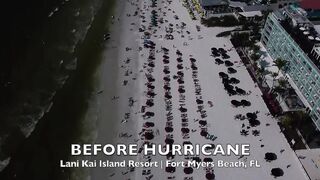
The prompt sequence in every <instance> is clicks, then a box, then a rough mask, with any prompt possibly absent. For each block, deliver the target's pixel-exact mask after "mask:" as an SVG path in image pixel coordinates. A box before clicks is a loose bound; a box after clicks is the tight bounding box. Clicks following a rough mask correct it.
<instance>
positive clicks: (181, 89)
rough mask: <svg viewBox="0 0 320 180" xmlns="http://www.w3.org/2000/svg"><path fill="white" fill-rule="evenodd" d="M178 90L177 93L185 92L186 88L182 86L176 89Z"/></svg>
mask: <svg viewBox="0 0 320 180" xmlns="http://www.w3.org/2000/svg"><path fill="white" fill-rule="evenodd" d="M178 92H179V93H185V92H186V90H185V89H183V88H179V89H178Z"/></svg>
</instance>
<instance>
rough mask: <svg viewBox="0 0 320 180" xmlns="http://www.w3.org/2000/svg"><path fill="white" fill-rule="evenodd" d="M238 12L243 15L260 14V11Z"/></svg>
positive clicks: (252, 15)
mask: <svg viewBox="0 0 320 180" xmlns="http://www.w3.org/2000/svg"><path fill="white" fill-rule="evenodd" d="M239 14H240V15H242V16H244V17H254V16H262V13H261V11H249V12H239Z"/></svg>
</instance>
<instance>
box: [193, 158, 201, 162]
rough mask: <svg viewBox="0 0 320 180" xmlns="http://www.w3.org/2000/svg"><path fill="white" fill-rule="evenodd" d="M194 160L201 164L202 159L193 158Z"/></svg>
mask: <svg viewBox="0 0 320 180" xmlns="http://www.w3.org/2000/svg"><path fill="white" fill-rule="evenodd" d="M192 159H193V160H194V161H196V162H201V159H200V158H199V157H193V158H192Z"/></svg>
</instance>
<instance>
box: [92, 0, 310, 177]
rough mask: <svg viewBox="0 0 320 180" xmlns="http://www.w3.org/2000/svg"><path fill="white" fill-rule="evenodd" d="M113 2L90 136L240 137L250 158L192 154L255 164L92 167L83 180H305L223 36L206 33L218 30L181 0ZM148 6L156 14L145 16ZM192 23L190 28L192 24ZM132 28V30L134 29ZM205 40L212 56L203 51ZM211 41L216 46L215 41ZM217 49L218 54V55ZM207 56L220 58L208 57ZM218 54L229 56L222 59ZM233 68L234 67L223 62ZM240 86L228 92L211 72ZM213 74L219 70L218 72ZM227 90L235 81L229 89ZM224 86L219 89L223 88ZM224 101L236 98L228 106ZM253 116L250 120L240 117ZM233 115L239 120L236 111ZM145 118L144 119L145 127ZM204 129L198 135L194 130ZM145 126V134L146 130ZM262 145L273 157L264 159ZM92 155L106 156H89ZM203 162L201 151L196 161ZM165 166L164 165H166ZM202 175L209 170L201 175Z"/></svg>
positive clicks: (119, 139)
mask: <svg viewBox="0 0 320 180" xmlns="http://www.w3.org/2000/svg"><path fill="white" fill-rule="evenodd" d="M155 2H157V4H155V6H154V7H152V1H149V0H126V1H124V0H121V1H118V2H117V3H118V4H117V7H116V9H115V13H114V18H113V20H112V23H113V26H112V29H111V30H110V35H111V38H110V39H109V40H108V41H107V42H106V46H107V48H106V49H107V50H106V52H105V55H104V57H105V60H104V61H103V65H102V66H101V69H100V76H101V78H100V84H101V89H102V90H103V93H102V94H101V97H100V98H99V106H100V110H99V115H98V124H97V127H98V132H97V140H96V143H101V144H106V143H112V144H116V143H122V144H129V143H138V144H139V145H143V144H144V143H155V144H163V145H164V144H171V143H175V144H184V143H192V144H200V145H201V144H208V143H213V144H246V143H248V144H250V153H251V154H250V156H246V157H238V156H216V157H212V156H211V157H205V156H200V157H198V158H200V159H201V160H202V161H204V160H205V158H211V160H213V161H215V160H223V161H238V160H240V161H244V162H247V161H250V160H257V161H258V162H259V164H260V165H261V167H260V168H218V167H213V168H199V169H193V170H192V172H191V173H190V172H188V173H186V170H185V169H184V168H182V167H181V168H176V169H175V170H167V169H166V168H163V169H161V168H136V169H128V168H93V169H92V171H91V179H117V180H118V179H209V178H208V176H207V174H214V176H215V179H225V180H233V179H250V180H251V179H252V180H255V179H265V180H269V179H274V177H273V176H272V175H271V170H272V169H273V168H281V169H282V170H283V172H284V174H283V176H280V177H277V179H283V180H289V179H290V180H303V179H307V176H306V175H305V172H304V170H303V168H302V166H301V164H300V162H299V160H298V158H297V157H296V155H295V153H294V151H293V150H292V149H291V148H290V146H289V144H288V142H287V141H286V139H285V137H284V136H283V134H282V133H281V130H280V128H279V126H278V125H277V119H275V118H273V117H272V116H271V115H269V114H270V113H269V111H268V109H267V107H266V105H265V104H264V101H263V99H262V97H261V95H262V93H261V91H260V90H259V88H258V87H257V85H256V84H255V83H254V81H253V80H252V79H251V77H250V75H249V74H248V72H247V70H246V68H245V66H244V65H243V64H242V62H241V60H240V57H239V56H238V54H237V52H236V51H235V49H234V48H233V46H232V44H231V42H230V38H229V37H228V38H217V37H216V35H217V34H218V33H220V32H222V31H226V30H228V29H227V28H218V27H214V28H206V27H204V26H203V25H201V24H200V22H199V20H191V18H190V16H189V14H188V12H187V9H186V8H185V7H183V2H182V1H180V0H176V1H168V0H163V1H155ZM154 13H156V14H157V20H158V21H160V19H162V20H163V23H161V22H157V24H156V23H154V22H152V21H153V19H152V17H154V16H155V15H154ZM197 26H199V27H200V28H197ZM139 29H140V31H139ZM212 48H214V49H216V50H215V51H217V54H218V55H219V56H217V57H213V56H212ZM219 48H220V49H219ZM223 55H226V56H228V57H224V58H223V57H221V56H223ZM216 58H220V59H221V60H222V61H224V64H220V65H219V64H218V63H216V61H215V60H216ZM226 61H230V62H231V63H229V65H228V64H226V63H225V62H226ZM230 68H233V69H234V70H235V71H233V70H230ZM220 72H224V73H225V74H227V75H228V77H229V78H231V77H234V78H235V79H237V80H238V81H239V82H238V83H227V84H228V85H232V86H233V87H237V88H238V90H239V88H240V89H241V90H244V92H245V93H241V92H242V91H240V90H239V91H236V94H234V95H231V96H230V95H229V94H230V92H229V94H228V92H227V90H226V86H225V84H223V83H222V78H221V73H220ZM219 73H220V75H219ZM237 88H236V89H237ZM227 89H228V88H227ZM232 100H237V101H241V100H246V101H248V102H249V103H250V104H249V105H247V106H239V107H235V106H234V105H232V103H231V101H232ZM247 113H249V115H251V116H255V117H254V118H253V119H252V118H250V117H249V116H248V114H247ZM241 117H243V119H241ZM148 124H149V125H148ZM204 133H205V134H204ZM147 134H148V135H149V134H152V137H149V136H147ZM268 152H271V153H274V154H276V155H277V159H276V160H274V161H271V162H267V161H266V160H265V154H266V153H268ZM95 158H97V159H106V157H102V156H98V157H95ZM167 158H169V159H171V160H172V161H185V160H188V159H192V158H195V157H190V156H175V157H166V156H160V155H159V156H151V157H150V156H143V155H142V154H141V155H139V156H137V157H129V156H122V157H119V156H114V157H110V158H108V160H114V161H119V160H123V159H124V160H128V159H133V160H136V161H165V160H167ZM206 160H207V161H210V159H206ZM168 171H170V172H168ZM211 179H212V178H211Z"/></svg>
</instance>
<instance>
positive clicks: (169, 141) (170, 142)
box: [164, 138, 174, 144]
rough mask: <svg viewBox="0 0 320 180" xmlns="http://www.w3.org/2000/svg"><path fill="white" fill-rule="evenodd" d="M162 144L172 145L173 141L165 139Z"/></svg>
mask: <svg viewBox="0 0 320 180" xmlns="http://www.w3.org/2000/svg"><path fill="white" fill-rule="evenodd" d="M164 142H165V143H166V144H173V143H174V140H173V139H171V138H166V139H165V141H164Z"/></svg>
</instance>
